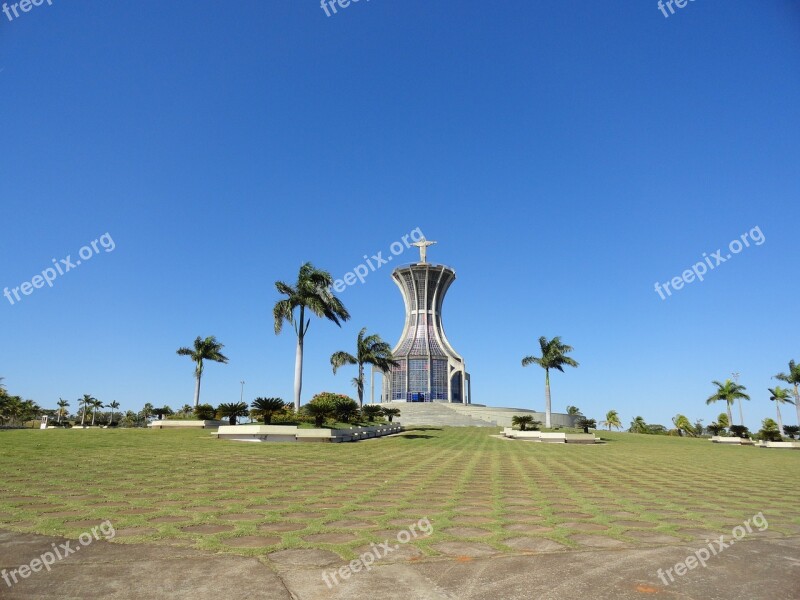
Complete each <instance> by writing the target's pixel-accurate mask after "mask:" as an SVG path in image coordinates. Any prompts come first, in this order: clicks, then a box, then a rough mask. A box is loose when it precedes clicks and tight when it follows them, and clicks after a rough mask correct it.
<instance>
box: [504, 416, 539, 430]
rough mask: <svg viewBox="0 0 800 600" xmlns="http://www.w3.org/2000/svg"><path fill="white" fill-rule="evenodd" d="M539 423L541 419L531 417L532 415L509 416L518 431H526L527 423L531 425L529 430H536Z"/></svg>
mask: <svg viewBox="0 0 800 600" xmlns="http://www.w3.org/2000/svg"><path fill="white" fill-rule="evenodd" d="M541 424H542V423H541V421H535V420H534V419H533V415H514V416H513V417H511V425H512V426H514V425H516V426H518V427H519V430H520V431H527V428H528V425H530V426H531V430H533V431H536V429H537V428H538V427H539V425H541Z"/></svg>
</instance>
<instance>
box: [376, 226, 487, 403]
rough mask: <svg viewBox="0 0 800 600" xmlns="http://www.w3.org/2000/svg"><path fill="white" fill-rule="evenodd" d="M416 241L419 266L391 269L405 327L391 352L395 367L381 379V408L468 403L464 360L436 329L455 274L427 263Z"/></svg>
mask: <svg viewBox="0 0 800 600" xmlns="http://www.w3.org/2000/svg"><path fill="white" fill-rule="evenodd" d="M435 243H436V242H429V241H427V240H424V239H423V240H420V241H419V242H417V243H416V244H414V245H415V246H418V247H419V249H420V262H418V263H412V264H410V265H405V266H402V267H398V268H396V269H395V270H394V271H393V272H392V279H394V282H395V283H396V284H397V286H398V287H399V288H400V292H401V293H402V294H403V301H404V302H405V306H406V321H405V327H404V328H403V333H402V335H401V336H400V341H399V342H398V344H397V346H395V348H394V350H393V351H392V352H393V354H394V358H395V360H396V361H398V363H399V364H398V365H397V366H396V367H394V368H392V370H391V372H389V373H386V374H385V375H384V377H383V398H382V399H383V401H384V402H387V401H388V402H459V403H463V404H470V403H471V401H472V400H471V397H472V394H471V389H470V377H469V373H467V368H466V365H465V364H464V359H463V358H462V357H461V356H460V355H459V354H458V353H457V352H456V351H455V350H454V349H453V347H452V346H451V345H450V342H448V341H447V336H446V335H445V333H444V328H443V327H442V303H443V302H444V297H445V294H446V293H447V290H448V289H449V288H450V285H451V284H452V283H453V281H455V279H456V272H455V271H454V270H453V269H451V268H450V267H447V266H445V265H437V264H431V263H429V262H427V260H426V255H427V248H428V246H431V245H433V244H435Z"/></svg>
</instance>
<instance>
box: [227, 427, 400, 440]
mask: <svg viewBox="0 0 800 600" xmlns="http://www.w3.org/2000/svg"><path fill="white" fill-rule="evenodd" d="M401 431H403V427H402V425H391V426H376V427H351V428H349V429H326V428H319V429H301V428H299V427H297V426H296V425H223V426H222V427H220V428H219V429H218V430H217V431H216V432H215V433H213V434H212V435H215V436H217V439H223V440H232V441H235V442H304V443H313V442H316V443H334V444H336V443H340V442H357V441H359V440H366V439H369V438H376V437H383V436H385V435H392V434H394V433H400V432H401Z"/></svg>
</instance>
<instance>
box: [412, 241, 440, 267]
mask: <svg viewBox="0 0 800 600" xmlns="http://www.w3.org/2000/svg"><path fill="white" fill-rule="evenodd" d="M435 243H436V242H429V241H428V240H426V239H425V238H422V239H421V240H420V241H418V242H414V243H413V244H411V245H412V246H416V247H417V248H419V262H421V263H422V264H425V263H426V262H428V261H427V258H428V246H433V245H434V244H435Z"/></svg>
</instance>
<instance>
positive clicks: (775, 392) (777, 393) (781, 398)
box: [767, 385, 794, 435]
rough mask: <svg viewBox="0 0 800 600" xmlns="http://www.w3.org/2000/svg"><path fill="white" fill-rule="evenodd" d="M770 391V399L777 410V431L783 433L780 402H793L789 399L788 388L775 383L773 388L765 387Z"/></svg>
mask: <svg viewBox="0 0 800 600" xmlns="http://www.w3.org/2000/svg"><path fill="white" fill-rule="evenodd" d="M767 389H768V391H769V393H770V398H769V399H770V400H772V401H773V402H774V403H775V409H776V410H777V411H778V431H780V432H781V435H784V432H783V419H782V418H781V404H794V402H792V401H791V400H790V399H789V393H790V392H789V390H787V389H785V388H782V387H781V386H779V385H776V386H775V387H774V388H767Z"/></svg>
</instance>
